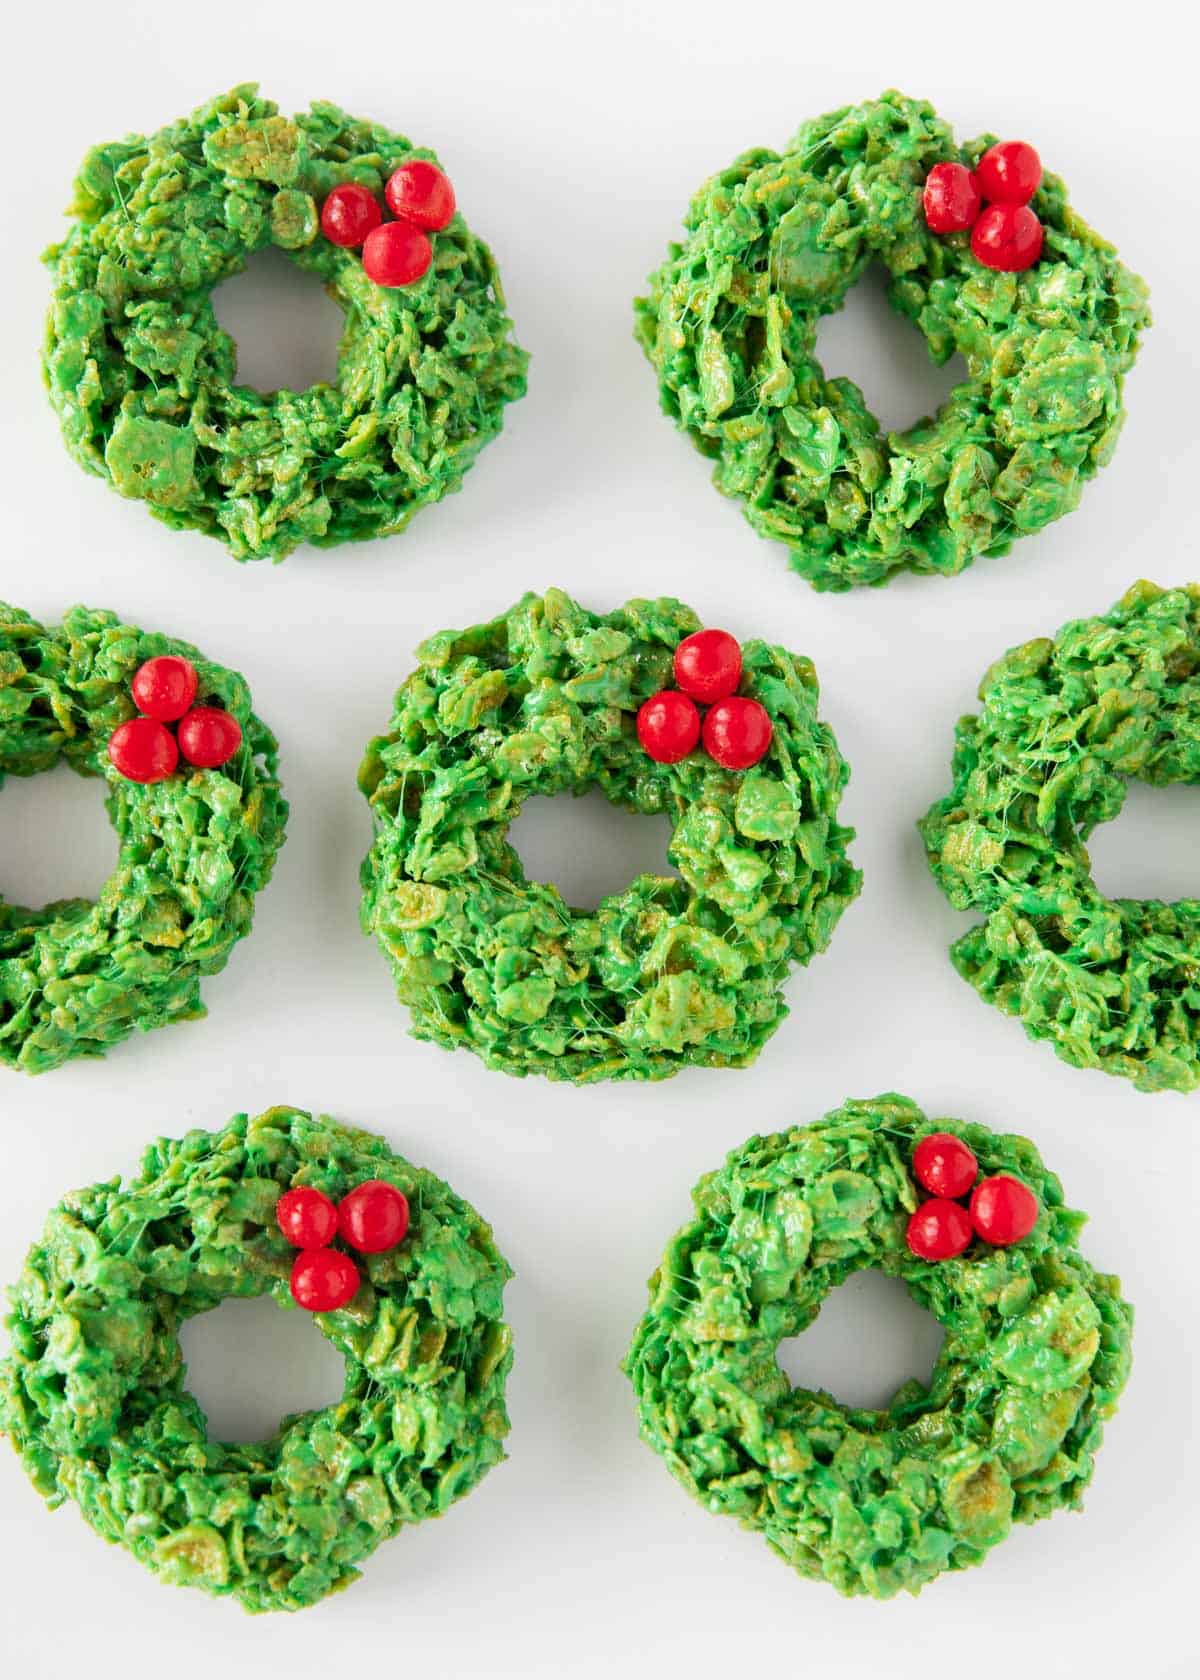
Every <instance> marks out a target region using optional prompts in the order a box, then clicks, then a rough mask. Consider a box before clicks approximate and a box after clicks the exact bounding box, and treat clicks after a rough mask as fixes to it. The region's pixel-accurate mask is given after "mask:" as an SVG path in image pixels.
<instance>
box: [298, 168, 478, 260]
mask: <svg viewBox="0 0 1200 1680" xmlns="http://www.w3.org/2000/svg"><path fill="white" fill-rule="evenodd" d="M383 196H384V199H385V201H386V203H387V207H388V209H389V210H390V211H391V212H392V215H393V216H394V217H395V218H396V219H395V221H394V222H385V221H384V219H383V211H382V210H381V209H380V207H379V201H378V199H377V198H376V197H375V194H374V193H373V192H371V190H370V189H369V188H368V187H364V186H362V185H361V184H360V183H359V182H358V181H344V182H343V183H342V184H341V186H338V187H334V188H333V190H332V191H331V192H330V194H329V195H328V197H327V198H326V200H325V202H324V204H323V205H322V206H321V232H322V233H323V234H324V235H325V237H326V239H328V240H329V242H330V244H332V245H341V246H343V247H344V248H345V249H347V250H354V249H355V248H356V247H357V246H359V245H361V246H362V265H363V268H364V269H365V270H366V274H367V278H368V279H369V280H373V281H374V282H375V284H376V285H377V286H411V285H414V284H415V283H416V281H418V280H420V279H421V278H422V276H423V275H425V274H427V273H428V271H429V266H430V264H431V263H432V262H433V246H432V245H431V244H430V242H429V235H430V234H431V233H441V231H442V229H443V228H445V227H448V226H449V225H450V219H451V217H452V216H453V215H454V209H455V198H454V188H453V187H452V186H451V185H450V181H449V178H448V177H447V176H446V175H445V174H443V172H442V171H441V170H440V169H439V168H438V166H437V164H436V163H430V162H429V161H428V160H427V159H426V158H410V159H409V161H408V162H407V163H402V164H401V165H400V167H399V168H398V169H396V170H393V172H392V174H391V175H390V176H389V177H388V182H387V185H386V187H384V189H383Z"/></svg>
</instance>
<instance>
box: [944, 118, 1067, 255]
mask: <svg viewBox="0 0 1200 1680" xmlns="http://www.w3.org/2000/svg"><path fill="white" fill-rule="evenodd" d="M1041 180H1042V160H1041V158H1039V157H1038V155H1037V153H1036V152H1035V151H1034V149H1033V147H1032V146H1030V145H1028V144H1027V143H1026V142H1025V141H1024V140H1001V141H998V142H997V144H996V145H994V146H991V147H989V148H988V150H987V151H986V152H984V154H983V156H982V157H981V158H980V160H979V162H978V163H977V164H976V165H975V168H974V169H973V170H971V169H968V168H967V166H966V164H965V163H935V164H934V166H933V168H932V169H931V170H930V171H929V174H928V175H927V176H926V177H925V192H924V207H925V220H926V222H927V223H928V225H929V228H930V231H931V232H933V233H965V232H966V230H967V229H968V228H970V230H971V254H972V256H973V257H974V258H975V260H976V262H981V263H982V264H983V265H984V267H985V268H996V269H1001V270H1002V271H1003V272H1005V273H1007V274H1020V273H1021V272H1022V271H1023V270H1024V269H1027V268H1032V267H1033V265H1034V263H1035V262H1036V261H1037V260H1038V258H1039V257H1040V256H1041V254H1042V238H1043V229H1042V224H1041V222H1040V221H1039V220H1038V218H1037V216H1036V215H1035V214H1034V212H1033V211H1032V210H1031V209H1030V208H1029V200H1030V199H1031V198H1032V197H1033V195H1034V193H1035V192H1036V191H1037V190H1038V187H1039V186H1040V185H1041ZM985 204H986V205H987V208H986V210H985V209H984V208H983V206H984V205H985Z"/></svg>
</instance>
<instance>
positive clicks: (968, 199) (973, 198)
mask: <svg viewBox="0 0 1200 1680" xmlns="http://www.w3.org/2000/svg"><path fill="white" fill-rule="evenodd" d="M923 202H924V206H925V220H926V222H928V224H929V228H930V231H931V232H933V233H961V232H962V230H963V229H964V228H969V227H970V225H971V223H972V222H973V221H974V220H975V218H976V216H978V214H979V209H980V205H981V204H982V202H983V201H982V198H981V197H980V192H979V183H978V181H977V180H976V179H975V177H974V175H972V173H971V171H970V170H969V169H968V168H967V166H966V165H965V164H963V163H935V164H934V166H933V168H932V169H931V170H930V171H929V174H928V175H927V176H926V177H925V194H924V199H923Z"/></svg>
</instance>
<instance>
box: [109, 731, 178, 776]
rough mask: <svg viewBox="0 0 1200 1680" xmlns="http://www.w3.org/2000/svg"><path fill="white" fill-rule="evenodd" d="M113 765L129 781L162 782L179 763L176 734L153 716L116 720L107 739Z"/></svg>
mask: <svg viewBox="0 0 1200 1680" xmlns="http://www.w3.org/2000/svg"><path fill="white" fill-rule="evenodd" d="M108 757H109V761H110V763H111V764H112V765H113V767H114V768H115V769H117V770H119V771H120V773H121V775H122V776H124V777H125V779H126V780H127V781H130V782H161V781H165V779H166V778H167V777H168V776H169V775H171V773H172V771H173V770H174V769H175V766H176V765H177V764H178V763H179V748H178V747H177V746H176V745H175V737H174V735H172V734H171V731H170V730H169V729H168V728H167V727H166V725H165V724H162V723H159V722H158V720H157V719H156V718H148V717H136V718H130V719H129V722H128V723H119V724H118V725H117V727H116V728H115V729H114V730H113V732H112V734H111V736H110V737H109V741H108Z"/></svg>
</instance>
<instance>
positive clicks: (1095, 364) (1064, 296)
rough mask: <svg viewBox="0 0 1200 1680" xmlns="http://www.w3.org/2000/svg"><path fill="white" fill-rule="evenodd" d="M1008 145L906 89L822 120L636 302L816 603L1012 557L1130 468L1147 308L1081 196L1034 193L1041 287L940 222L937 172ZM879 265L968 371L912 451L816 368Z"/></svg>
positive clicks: (730, 474) (712, 194)
mask: <svg viewBox="0 0 1200 1680" xmlns="http://www.w3.org/2000/svg"><path fill="white" fill-rule="evenodd" d="M994 139H995V136H993V135H984V136H981V137H980V138H979V139H978V140H973V141H970V142H969V143H968V144H966V145H964V146H961V147H960V146H958V145H956V143H955V141H954V137H953V134H952V133H951V130H950V128H949V127H948V126H947V124H946V123H944V122H942V120H941V119H940V118H939V117H938V116H937V115H936V113H935V112H934V110H933V108H932V107H931V106H930V105H928V104H926V103H924V102H923V101H918V100H913V99H906V98H904V97H903V95H901V94H899V93H895V92H889V93H885V94H884V95H883V96H882V97H881V98H880V99H877V100H871V101H868V102H867V103H865V104H862V105H857V106H847V107H844V108H843V109H841V110H839V111H834V112H832V113H830V114H829V115H828V116H824V117H819V118H817V119H816V120H815V121H812V122H807V123H805V124H804V125H803V127H801V129H800V130H799V132H798V133H797V134H796V136H795V138H794V139H793V140H792V141H791V142H790V143H789V145H788V146H787V147H786V148H785V149H784V151H783V153H782V154H778V153H775V152H772V151H767V150H765V149H763V148H761V147H759V148H756V149H755V150H754V151H750V152H745V153H743V155H742V156H741V157H739V158H738V159H737V160H736V161H735V162H734V163H732V164H731V165H730V166H729V168H728V169H725V170H723V171H722V172H721V173H720V174H719V175H715V176H713V178H712V179H711V180H709V181H708V182H706V183H705V185H704V186H703V187H701V189H700V191H699V193H698V194H697V195H696V197H695V199H694V200H693V201H692V204H691V206H690V208H689V210H688V214H687V221H686V228H687V232H686V236H685V238H684V240H683V242H682V243H681V244H678V245H672V246H671V247H670V254H669V255H668V257H667V260H666V261H665V262H664V263H663V265H662V267H661V268H660V269H658V271H657V272H656V273H655V274H653V275H652V276H651V278H650V288H651V289H650V295H649V297H645V298H639V299H638V300H637V301H636V305H635V308H636V318H637V337H638V339H639V340H640V342H641V344H642V347H643V349H644V350H645V352H646V355H647V357H648V358H649V360H650V361H651V363H652V364H653V366H654V369H655V371H656V373H657V375H658V380H659V392H660V398H661V402H662V406H663V408H664V410H665V412H666V413H667V414H669V415H670V416H671V417H672V419H674V420H675V421H676V423H677V424H678V425H679V426H680V427H681V428H682V429H683V430H685V431H686V432H688V433H689V434H690V436H691V438H692V441H693V442H694V443H695V444H696V446H697V447H698V448H699V449H700V450H701V452H702V453H703V454H705V455H708V456H710V457H712V458H713V460H714V461H715V462H716V467H715V470H714V475H713V482H714V483H715V484H716V486H717V488H718V490H720V491H721V492H722V493H723V494H725V495H728V496H735V497H737V498H738V499H739V500H740V501H741V502H742V503H743V505H744V508H745V513H746V517H747V519H748V520H749V521H750V524H751V525H752V526H753V527H754V529H755V530H756V531H757V532H758V533H759V535H760V536H764V537H769V538H771V539H773V540H775V541H779V542H784V543H786V544H787V545H788V547H789V549H790V551H791V564H792V566H793V567H794V568H795V570H796V571H798V572H800V573H801V575H802V576H804V577H806V578H807V579H808V580H809V582H810V583H812V584H813V585H814V586H815V587H816V588H818V589H832V590H843V589H849V588H851V587H853V586H854V585H857V584H880V583H885V582H887V580H888V579H889V578H890V577H891V576H892V575H893V574H894V573H896V572H898V571H913V572H924V573H931V572H937V573H942V574H952V573H955V572H960V571H962V570H963V569H964V568H965V567H966V566H968V565H970V563H971V561H972V560H974V559H975V557H976V556H977V555H980V554H1003V553H1005V552H1006V551H1007V550H1008V549H1009V547H1010V546H1011V544H1012V541H1013V539H1014V538H1016V537H1020V536H1024V535H1026V534H1027V533H1028V532H1031V531H1039V530H1041V528H1042V526H1043V525H1047V524H1049V522H1050V521H1051V520H1052V519H1057V518H1058V517H1059V516H1060V515H1061V514H1064V513H1068V512H1069V511H1070V510H1071V509H1072V508H1073V507H1075V505H1076V503H1077V502H1078V500H1079V497H1080V494H1081V491H1082V488H1083V485H1084V482H1085V481H1086V480H1087V479H1089V478H1091V477H1092V476H1093V474H1094V473H1095V472H1096V471H1097V470H1098V468H1100V467H1101V466H1103V465H1104V464H1105V463H1106V462H1107V461H1108V459H1109V457H1110V456H1111V454H1112V451H1113V448H1114V446H1115V443H1116V438H1117V434H1118V432H1119V430H1120V427H1121V423H1122V420H1123V419H1124V408H1123V406H1122V395H1121V393H1122V385H1123V381H1124V375H1125V373H1126V371H1127V370H1128V369H1129V367H1130V366H1131V365H1132V363H1133V359H1134V356H1135V354H1136V352H1137V347H1138V338H1139V335H1140V333H1141V332H1142V331H1143V329H1144V328H1145V327H1146V326H1148V325H1149V320H1150V316H1149V311H1148V309H1147V303H1146V289H1145V286H1144V285H1143V283H1142V281H1141V280H1139V279H1138V278H1137V277H1136V275H1133V274H1131V273H1130V272H1129V271H1128V270H1127V269H1125V268H1124V267H1122V265H1121V264H1120V263H1119V262H1118V261H1117V260H1116V257H1115V255H1114V253H1113V250H1112V247H1111V246H1110V245H1108V244H1106V243H1105V241H1104V240H1102V239H1101V238H1100V237H1099V235H1098V234H1095V233H1093V232H1092V230H1091V228H1089V227H1088V226H1087V225H1086V224H1085V223H1084V222H1083V221H1081V220H1080V218H1079V217H1078V216H1077V215H1076V213H1075V212H1074V210H1072V209H1071V208H1070V206H1069V205H1068V203H1067V198H1066V188H1065V187H1064V185H1063V183H1062V181H1060V180H1059V179H1058V177H1057V176H1054V175H1046V176H1044V177H1043V180H1042V184H1041V186H1040V188H1039V189H1038V191H1037V193H1036V195H1035V198H1034V201H1033V207H1034V209H1035V211H1036V213H1037V215H1038V216H1039V217H1040V219H1041V221H1042V224H1043V226H1044V229H1045V245H1044V249H1043V253H1042V257H1041V260H1040V261H1039V262H1038V263H1037V264H1036V266H1035V267H1033V268H1031V269H1029V270H1028V271H1027V272H1025V273H1020V274H1008V273H1000V272H998V271H996V270H994V269H990V268H985V267H984V266H982V264H981V263H979V262H978V261H977V260H976V259H975V258H974V257H973V256H972V254H971V244H970V235H969V234H968V233H966V232H961V233H954V234H950V235H938V234H934V233H932V232H931V231H930V229H929V228H928V226H927V225H926V222H925V217H924V214H923V211H922V202H921V200H922V187H923V184H924V181H925V177H926V175H927V174H928V172H929V170H930V168H931V166H932V165H934V164H936V163H940V162H944V161H946V160H959V161H961V162H963V163H964V164H966V165H967V166H969V167H971V166H974V164H975V163H977V162H978V160H979V158H980V156H981V154H982V153H983V152H984V151H985V150H986V149H987V148H988V147H989V146H990V145H991V144H992V143H993V141H994ZM873 262H875V263H880V264H882V265H883V267H884V268H885V269H886V270H887V272H888V275H889V276H890V284H889V289H888V297H889V300H890V302H891V304H892V307H893V308H894V309H895V310H896V311H897V312H898V313H899V314H900V315H903V316H904V317H906V319H908V320H910V321H913V322H914V323H915V324H916V325H917V326H918V327H919V328H920V330H921V332H922V333H923V335H924V337H925V340H926V342H927V344H928V346H929V353H930V355H931V357H932V358H933V360H934V361H935V362H936V363H938V364H939V365H941V364H944V363H945V362H947V361H948V360H949V359H950V357H951V356H952V355H954V353H955V352H956V351H957V352H959V353H961V355H962V356H963V357H964V358H965V360H966V363H967V369H968V377H967V379H966V380H965V381H964V382H963V383H962V384H961V385H959V386H958V387H957V388H956V389H955V390H954V391H953V392H952V393H951V395H950V397H949V398H948V399H947V401H946V402H945V403H944V404H943V405H942V407H941V408H940V409H939V411H938V413H937V414H936V415H935V416H934V417H933V418H932V419H926V420H921V421H918V423H917V424H916V425H914V426H912V427H911V428H910V429H909V430H908V431H906V432H890V433H887V434H883V433H881V431H880V428H879V423H878V422H877V421H876V419H875V417H874V416H873V415H872V414H871V412H870V410H869V409H868V408H867V406H866V402H865V400H864V398H863V394H862V392H861V391H860V390H859V388H858V386H857V385H855V384H854V383H853V381H852V380H849V379H827V378H826V377H825V374H824V372H823V370H822V368H821V366H820V364H819V362H818V361H817V359H816V355H815V351H814V347H815V343H816V335H817V328H818V325H819V323H820V320H821V318H822V317H823V316H825V315H828V314H831V313H833V312H834V311H835V310H837V309H840V308H841V306H842V303H843V301H844V299H845V296H846V293H847V291H848V290H849V289H850V287H851V286H853V285H854V284H855V282H856V281H857V280H858V279H859V278H860V276H861V275H862V273H863V271H864V269H866V268H867V266H868V265H869V264H871V263H873Z"/></svg>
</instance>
